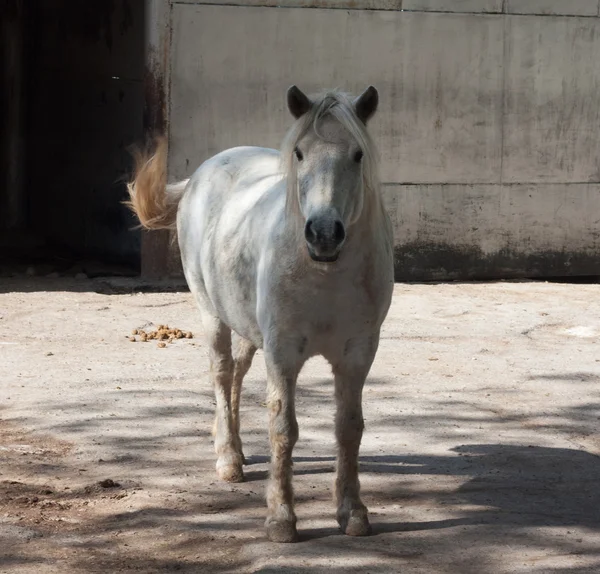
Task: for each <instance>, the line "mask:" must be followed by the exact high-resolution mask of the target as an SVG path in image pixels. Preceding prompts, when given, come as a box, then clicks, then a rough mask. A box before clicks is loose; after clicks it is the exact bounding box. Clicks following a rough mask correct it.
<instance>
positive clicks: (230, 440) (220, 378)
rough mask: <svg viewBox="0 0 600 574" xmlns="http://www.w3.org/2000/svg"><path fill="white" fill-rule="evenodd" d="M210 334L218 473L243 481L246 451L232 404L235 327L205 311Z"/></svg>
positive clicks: (227, 477)
mask: <svg viewBox="0 0 600 574" xmlns="http://www.w3.org/2000/svg"><path fill="white" fill-rule="evenodd" d="M202 322H203V324H204V329H205V331H206V335H207V338H208V344H209V357H210V378H211V381H212V383H213V387H214V389H215V398H216V403H217V407H216V413H215V426H214V429H213V434H214V437H215V451H216V453H217V474H218V475H219V477H220V478H221V479H222V480H226V481H227V482H242V481H243V480H244V473H243V470H242V464H243V461H242V454H241V450H240V445H239V444H238V442H239V437H238V438H237V439H236V436H237V432H236V430H235V427H234V422H233V416H232V405H231V390H232V386H233V385H232V383H233V370H234V368H233V367H234V363H233V357H232V355H231V329H230V328H229V327H227V326H226V325H225V324H224V323H223V322H222V321H221V320H220V319H218V318H217V317H213V316H210V315H208V314H207V313H205V314H203V317H202Z"/></svg>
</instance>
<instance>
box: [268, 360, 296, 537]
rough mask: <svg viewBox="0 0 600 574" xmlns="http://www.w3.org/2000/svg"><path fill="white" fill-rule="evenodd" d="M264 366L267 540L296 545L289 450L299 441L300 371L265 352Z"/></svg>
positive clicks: (290, 451)
mask: <svg viewBox="0 0 600 574" xmlns="http://www.w3.org/2000/svg"><path fill="white" fill-rule="evenodd" d="M265 359H266V362H267V376H268V381H267V406H268V408H269V438H270V442H271V474H270V477H269V485H268V487H267V505H268V514H267V520H266V522H265V527H266V529H267V536H268V537H269V540H271V541H272V542H295V541H296V540H297V539H298V534H297V531H296V515H295V513H294V491H293V488H292V450H293V448H294V445H295V444H296V441H297V440H298V422H297V421H296V412H295V392H296V379H297V376H298V371H299V367H297V366H295V367H292V368H290V367H289V366H288V365H283V364H282V363H281V361H280V360H278V358H277V357H274V356H273V354H272V353H270V352H269V351H268V350H265Z"/></svg>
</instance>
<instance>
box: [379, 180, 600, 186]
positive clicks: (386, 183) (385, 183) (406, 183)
mask: <svg viewBox="0 0 600 574" xmlns="http://www.w3.org/2000/svg"><path fill="white" fill-rule="evenodd" d="M379 185H380V186H381V187H394V186H397V185H403V186H406V187H409V186H411V187H424V186H433V185H460V186H464V187H467V186H469V187H476V186H481V185H485V186H487V187H491V186H495V187H517V186H520V185H600V181H509V182H505V183H498V182H497V181H494V182H481V181H478V182H472V181H468V182H460V181H427V182H425V181H421V182H409V181H383V182H381V183H380V184H379Z"/></svg>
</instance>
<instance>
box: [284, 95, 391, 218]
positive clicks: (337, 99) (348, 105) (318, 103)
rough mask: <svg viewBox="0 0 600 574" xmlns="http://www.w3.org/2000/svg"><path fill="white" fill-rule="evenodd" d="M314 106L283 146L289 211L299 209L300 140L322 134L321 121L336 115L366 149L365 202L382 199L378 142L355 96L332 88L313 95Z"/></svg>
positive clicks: (364, 165) (297, 124)
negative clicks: (358, 112)
mask: <svg viewBox="0 0 600 574" xmlns="http://www.w3.org/2000/svg"><path fill="white" fill-rule="evenodd" d="M311 102H312V106H311V108H310V110H309V111H308V112H306V113H305V114H304V115H303V116H301V117H300V118H299V119H298V120H297V121H296V122H295V124H294V125H293V126H292V127H291V128H290V130H289V131H288V133H287V134H286V136H285V138H284V140H283V144H282V146H281V168H282V172H283V175H284V176H285V177H286V179H287V197H286V205H287V210H288V213H289V212H290V211H291V212H292V213H293V212H296V211H297V210H298V207H299V206H298V197H297V190H296V169H295V163H294V149H295V148H296V146H297V145H298V142H299V141H300V140H301V139H302V138H303V137H304V136H305V135H306V134H307V133H308V132H309V130H311V129H312V130H313V131H314V132H315V134H317V136H319V135H320V134H319V122H320V121H321V120H322V119H323V118H325V117H327V116H330V117H333V118H335V119H336V120H337V121H338V122H340V124H342V126H343V127H344V128H345V129H346V130H348V132H349V133H350V135H351V136H352V137H353V138H354V139H355V140H356V143H357V144H358V145H359V146H360V148H361V150H362V152H363V160H362V173H363V186H364V194H365V197H364V200H365V204H367V203H371V202H377V203H378V202H379V170H378V157H377V150H376V148H375V144H374V143H373V140H372V139H371V136H370V135H369V133H368V132H367V129H366V126H365V124H364V123H363V122H362V121H361V120H360V119H359V117H358V116H357V115H356V111H355V110H354V105H353V103H352V97H351V96H350V95H349V94H347V93H345V92H342V91H340V90H330V91H327V92H325V93H322V94H320V95H318V96H316V97H312V98H311Z"/></svg>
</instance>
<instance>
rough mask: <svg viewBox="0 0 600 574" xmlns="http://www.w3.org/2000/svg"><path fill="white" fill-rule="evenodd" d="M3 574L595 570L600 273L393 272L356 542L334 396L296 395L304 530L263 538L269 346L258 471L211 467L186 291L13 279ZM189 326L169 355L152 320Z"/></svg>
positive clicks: (257, 407) (252, 426) (0, 511)
mask: <svg viewBox="0 0 600 574" xmlns="http://www.w3.org/2000/svg"><path fill="white" fill-rule="evenodd" d="M0 281H1V283H0V290H1V292H2V293H1V294H0V375H1V379H0V380H1V383H0V408H1V410H0V572H2V573H8V572H10V573H11V574H12V573H35V574H38V573H39V574H46V573H55V572H60V573H71V572H73V573H79V572H81V573H83V572H86V573H88V572H105V573H121V572H130V571H134V572H148V573H154V572H190V573H191V572H207V573H213V572H264V573H267V572H272V573H274V572H284V573H308V572H327V573H331V574H335V573H339V574H341V573H344V574H347V573H354V572H361V573H381V572H408V573H417V572H418V573H437V572H440V573H461V574H462V573H473V574H475V573H477V574H484V573H503V572H511V573H512V572H524V573H525V572H527V573H531V572H534V573H542V572H543V573H550V572H551V573H559V572H560V573H563V572H564V573H567V572H569V573H583V572H596V573H597V572H600V484H599V481H600V457H599V456H598V455H599V454H600V438H599V435H598V428H599V425H600V387H599V384H600V353H599V348H600V345H599V342H600V286H599V285H569V284H549V283H540V282H538V283H527V282H517V283H509V282H501V283H487V284H458V283H456V284H440V285H398V286H397V287H396V292H395V297H394V302H393V306H392V309H391V312H390V315H389V318H388V320H387V322H386V324H385V328H384V331H383V339H382V342H381V346H380V352H379V355H378V357H377V360H376V363H375V365H374V367H373V370H372V373H371V377H370V380H369V382H368V384H367V387H366V391H365V394H364V398H365V401H364V403H365V418H366V432H365V436H364V439H363V447H362V451H361V454H362V456H361V461H362V474H361V477H362V478H361V480H362V485H363V495H364V501H365V503H366V504H367V505H368V506H369V508H370V511H371V520H372V523H373V528H374V535H373V536H371V537H369V538H362V539H356V538H349V537H346V536H344V535H341V534H340V533H339V531H338V529H337V525H336V523H335V519H334V507H333V504H332V500H331V490H332V482H333V478H334V475H333V464H334V461H333V456H332V455H333V453H334V443H333V427H332V415H333V400H332V383H331V379H330V376H329V369H328V367H327V365H326V364H325V363H324V361H322V360H318V359H315V360H313V361H311V362H310V363H309V364H307V366H306V367H305V369H304V371H303V373H302V375H301V379H300V383H299V389H298V418H299V423H300V440H299V442H298V445H297V447H296V450H295V463H294V472H295V487H296V495H297V496H296V500H297V512H298V518H299V522H298V526H299V529H300V533H301V542H299V543H298V544H295V545H276V544H272V543H270V542H268V541H267V540H266V539H265V537H264V533H263V528H262V526H263V520H264V516H265V504H264V487H265V482H266V475H267V460H268V459H267V457H268V454H269V452H268V440H267V433H266V428H267V413H266V409H265V407H264V399H265V384H264V366H263V363H262V356H261V355H260V353H259V354H258V355H257V358H256V360H255V363H254V366H253V367H252V370H251V371H250V373H249V375H248V377H247V380H246V384H245V388H244V397H243V402H242V427H243V435H242V436H243V440H244V444H245V452H246V456H247V457H248V459H249V460H248V462H249V465H248V466H247V467H246V476H247V481H246V482H245V483H243V484H236V485H230V484H225V483H221V482H219V481H218V480H217V479H216V475H215V472H214V462H215V459H214V455H213V449H212V441H211V436H210V429H211V424H212V412H213V405H214V401H213V396H212V391H211V388H210V386H209V384H208V377H207V367H208V364H207V353H206V348H205V346H204V343H203V340H202V336H201V333H200V332H199V321H198V315H197V314H196V312H195V309H194V306H193V304H192V301H191V297H190V295H189V293H145V294H142V293H135V292H134V293H128V294H101V293H97V292H95V289H96V288H97V286H98V283H94V282H92V281H88V280H80V281H75V280H68V281H67V280H61V279H55V280H50V279H45V280H36V279H32V278H29V279H1V280H0ZM165 323H166V324H169V325H170V326H172V327H177V328H180V329H185V330H190V331H192V332H193V333H194V335H195V336H194V338H193V339H181V340H177V341H175V342H174V343H172V344H169V345H167V346H166V348H158V346H157V343H156V341H153V342H148V343H141V342H130V341H129V339H128V336H129V335H130V333H131V331H132V329H135V328H142V327H146V328H150V329H151V328H152V325H158V324H165Z"/></svg>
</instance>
